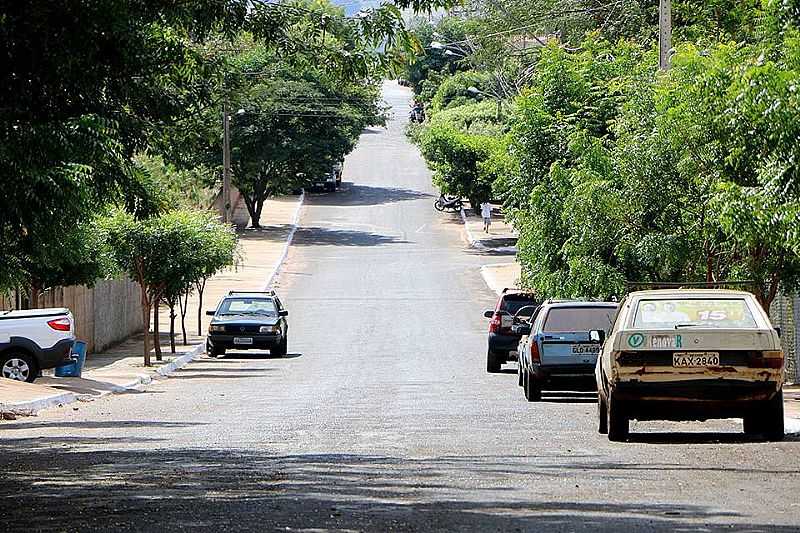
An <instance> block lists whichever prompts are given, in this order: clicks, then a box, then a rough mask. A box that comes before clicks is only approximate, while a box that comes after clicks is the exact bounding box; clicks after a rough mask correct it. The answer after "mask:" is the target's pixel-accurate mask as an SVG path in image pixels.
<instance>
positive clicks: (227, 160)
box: [222, 102, 231, 223]
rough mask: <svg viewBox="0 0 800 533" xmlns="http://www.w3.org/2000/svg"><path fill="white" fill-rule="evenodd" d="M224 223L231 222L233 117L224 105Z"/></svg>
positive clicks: (226, 105) (226, 104) (225, 104)
mask: <svg viewBox="0 0 800 533" xmlns="http://www.w3.org/2000/svg"><path fill="white" fill-rule="evenodd" d="M222 131H223V134H222V221H223V222H226V223H227V222H230V221H231V115H230V113H229V111H228V103H227V102H225V103H224V104H223V105H222Z"/></svg>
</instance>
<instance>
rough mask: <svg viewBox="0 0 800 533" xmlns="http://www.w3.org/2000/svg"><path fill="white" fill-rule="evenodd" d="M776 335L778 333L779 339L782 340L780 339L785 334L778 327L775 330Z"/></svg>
mask: <svg viewBox="0 0 800 533" xmlns="http://www.w3.org/2000/svg"><path fill="white" fill-rule="evenodd" d="M775 333H777V334H778V338H780V337H781V333H783V330H781V328H780V326H778V327H776V328H775Z"/></svg>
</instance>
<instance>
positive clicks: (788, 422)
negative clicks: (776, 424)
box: [783, 416, 800, 435]
mask: <svg viewBox="0 0 800 533" xmlns="http://www.w3.org/2000/svg"><path fill="white" fill-rule="evenodd" d="M783 426H784V431H786V434H787V435H800V419H797V418H789V417H788V416H787V417H785V418H784V419H783Z"/></svg>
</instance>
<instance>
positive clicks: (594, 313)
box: [543, 307, 617, 332]
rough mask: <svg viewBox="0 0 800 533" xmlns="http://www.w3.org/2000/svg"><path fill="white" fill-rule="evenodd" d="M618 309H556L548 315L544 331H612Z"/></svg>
mask: <svg viewBox="0 0 800 533" xmlns="http://www.w3.org/2000/svg"><path fill="white" fill-rule="evenodd" d="M616 316H617V308H616V307H554V308H552V309H550V311H548V313H547V318H546V319H545V322H544V327H543V330H544V331H552V332H568V331H592V330H604V331H610V330H611V326H612V325H613V324H614V319H615V317H616Z"/></svg>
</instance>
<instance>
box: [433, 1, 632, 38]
mask: <svg viewBox="0 0 800 533" xmlns="http://www.w3.org/2000/svg"><path fill="white" fill-rule="evenodd" d="M622 2H623V0H616V1H615V2H613V3H611V4H608V5H606V6H603V7H595V8H592V7H586V8H582V9H568V10H564V11H551V12H549V13H543V14H541V15H539V17H540V18H539V20H537V21H536V22H533V23H528V24H526V25H524V26H518V27H516V28H511V29H508V30H502V31H497V32H494V33H487V34H486V35H478V36H477V38H480V39H486V38H489V37H498V36H500V35H508V34H510V33H516V32H518V31H522V30H529V29H531V28H535V27H537V26H538V25H539V24H541V22H542V20H544V19H546V18H550V17H553V18H555V17H561V16H565V15H577V14H588V13H595V12H598V11H605V10H608V9H611V8H613V7H614V6H618V5H620V4H622ZM471 43H472V39H469V38H467V39H462V40H460V41H452V42H449V43H439V44H440V45H441V47H447V46H454V45H459V44H471ZM437 48H438V47H437Z"/></svg>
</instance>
